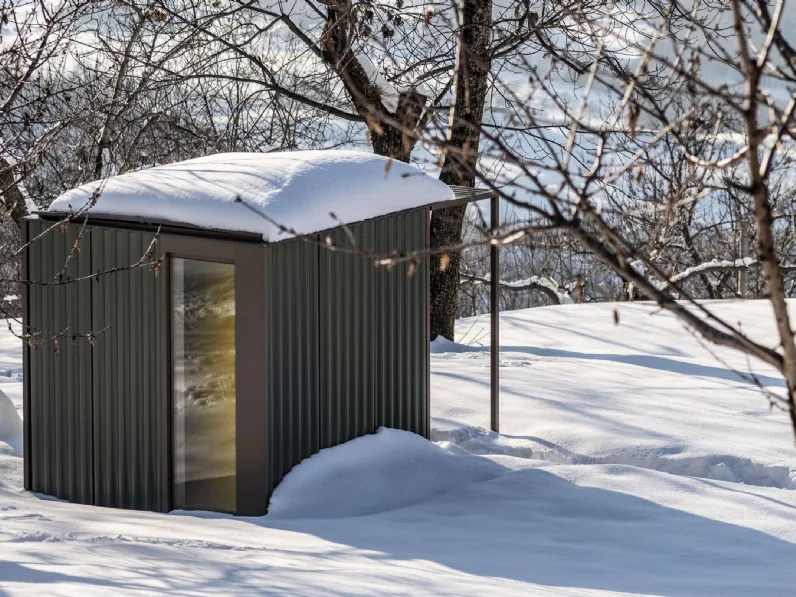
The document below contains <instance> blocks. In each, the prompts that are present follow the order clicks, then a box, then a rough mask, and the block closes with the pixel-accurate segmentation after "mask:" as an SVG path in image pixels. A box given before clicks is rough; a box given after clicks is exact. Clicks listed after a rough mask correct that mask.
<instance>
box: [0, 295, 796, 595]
mask: <svg viewBox="0 0 796 597" xmlns="http://www.w3.org/2000/svg"><path fill="white" fill-rule="evenodd" d="M614 308H617V309H618V312H619V325H618V326H617V325H615V324H614V314H613V310H614ZM718 309H719V310H720V312H721V313H722V314H723V315H725V316H726V317H728V318H730V319H732V320H741V321H743V322H744V327H745V328H746V329H748V330H750V332H752V333H754V334H755V335H757V336H758V337H760V338H762V339H770V340H771V343H772V344H773V334H772V326H771V324H770V321H769V314H768V306H767V305H766V304H765V303H763V302H747V303H740V302H736V303H722V304H721V305H719V306H718ZM501 324H502V344H503V345H504V347H505V348H504V352H503V353H502V355H501V361H502V364H503V367H502V368H501V375H502V395H501V398H502V417H501V424H502V432H503V434H502V435H500V436H497V435H494V434H490V433H487V432H486V431H484V430H483V429H482V428H480V427H479V426H482V427H483V426H485V425H486V424H487V422H488V417H489V414H488V404H489V397H488V384H487V382H488V376H489V369H488V354H487V353H486V352H485V351H484V350H483V349H480V348H479V347H477V346H466V345H461V344H460V345H450V344H449V345H446V346H445V345H443V343H437V344H435V350H443V351H444V352H436V353H435V354H434V355H433V356H432V369H433V378H432V396H433V398H432V411H433V414H434V421H433V423H434V434H435V438H436V439H437V443H436V444H430V443H427V442H424V441H422V440H420V439H419V438H417V437H415V436H412V435H410V434H406V433H404V432H398V431H393V430H382V431H380V432H379V433H378V434H376V435H375V436H369V437H366V438H360V439H357V440H355V441H353V442H350V443H349V444H346V445H344V446H340V447H338V448H334V449H332V450H329V451H325V452H322V453H321V454H319V455H316V456H314V457H313V458H311V459H309V460H308V461H306V462H305V463H302V464H301V465H300V466H299V467H298V468H297V469H295V471H294V472H293V473H291V475H289V476H288V478H287V479H286V480H285V482H284V483H283V485H282V486H280V488H279V490H278V491H277V493H276V494H275V496H274V500H273V503H272V514H271V515H269V516H267V517H264V518H259V519H253V518H234V517H230V516H225V515H215V514H201V513H198V514H197V513H191V514H188V513H173V514H170V515H159V514H152V513H141V512H125V511H118V510H109V509H102V508H92V507H85V506H78V505H72V504H65V503H61V502H57V501H53V500H44V499H41V498H39V497H36V496H32V495H29V494H27V493H26V492H24V491H23V490H22V489H21V458H20V457H19V451H18V450H15V448H14V447H13V446H11V445H7V443H6V444H4V443H2V440H3V438H0V594H10V595H19V594H37V595H38V594H75V595H78V594H79V595H86V594H109V595H110V594H113V595H116V594H120V593H122V594H147V593H153V594H154V593H156V594H171V595H205V594H206V595H227V594H235V595H248V594H252V595H254V594H257V595H451V596H453V595H456V596H458V595H479V596H481V595H523V596H529V595H545V596H546V595H567V596H569V595H574V596H584V595H600V596H607V595H612V596H613V595H664V596H667V597H685V596H697V595H699V596H702V595H729V596H734V595H737V596H744V597H746V596H758V595H760V596H779V595H782V596H785V595H787V596H792V595H793V594H794V590H796V589H794V583H795V582H796V581H794V580H793V574H792V572H791V565H790V562H792V561H794V557H796V491H794V490H793V488H794V487H796V485H794V477H796V458H795V456H796V451H794V449H793V439H792V436H791V434H790V431H789V429H788V425H787V422H786V418H785V416H784V415H783V414H781V413H776V412H770V411H769V410H768V406H767V402H766V400H765V399H764V398H763V397H762V396H761V394H760V391H759V390H758V389H756V388H754V387H752V386H751V385H750V384H749V383H747V382H745V381H743V380H742V379H739V378H738V377H737V376H736V374H735V373H733V372H732V371H730V369H728V366H729V367H735V368H738V369H740V370H741V371H746V370H747V368H748V366H747V363H746V361H745V359H743V358H739V357H737V356H734V355H732V354H730V353H726V352H721V353H720V354H719V355H718V356H719V357H720V358H721V361H718V360H717V359H716V357H715V356H713V355H711V354H710V353H708V352H707V351H706V350H705V349H704V348H702V347H701V346H700V345H699V343H698V342H697V341H696V340H695V339H693V338H692V337H691V336H690V335H689V334H688V333H687V332H685V331H684V330H683V329H682V328H681V327H680V326H679V324H677V323H676V322H675V321H674V320H672V319H671V318H670V317H669V316H667V315H664V314H661V313H659V312H658V311H657V310H655V309H654V308H653V307H650V306H646V305H640V304H634V305H624V304H623V305H617V306H614V305H594V306H591V305H588V306H582V305H580V306H576V305H573V306H560V307H549V308H543V309H535V310H528V311H522V312H514V313H506V314H504V315H503V316H502V320H501ZM480 328H484V329H488V319H484V318H482V319H479V320H478V321H475V322H474V321H472V320H469V321H462V322H460V331H461V333H462V334H464V333H465V332H467V333H468V335H467V336H466V337H465V344H466V342H467V338H478V335H479V334H480V331H479V330H480ZM19 366H20V363H19V354H18V348H17V345H16V342H12V341H11V340H10V339H9V338H6V337H3V338H1V339H0V381H2V373H3V371H4V369H3V368H5V370H6V371H11V374H10V375H7V376H6V377H8V378H9V381H8V382H7V383H2V384H0V389H2V390H4V391H5V392H6V393H7V394H8V395H9V396H10V397H11V398H12V400H13V401H14V403H16V404H19V398H20V393H19V390H20V388H19V381H18V378H17V375H18V371H19ZM755 371H756V372H757V373H758V374H759V375H760V377H759V379H760V380H761V382H762V383H763V384H766V385H768V386H770V387H771V388H772V389H774V390H776V389H777V388H778V387H779V383H780V382H779V381H778V379H777V377H776V375H775V374H774V373H773V372H771V371H768V370H766V369H764V368H762V367H757V368H756V369H755ZM5 439H6V440H9V441H11V443H12V444H14V441H13V438H8V437H6V438H5ZM473 453H476V454H479V455H474V454H473Z"/></svg>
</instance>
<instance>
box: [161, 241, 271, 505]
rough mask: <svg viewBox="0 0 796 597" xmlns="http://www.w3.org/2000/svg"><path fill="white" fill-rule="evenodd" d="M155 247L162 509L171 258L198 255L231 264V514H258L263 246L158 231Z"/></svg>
mask: <svg viewBox="0 0 796 597" xmlns="http://www.w3.org/2000/svg"><path fill="white" fill-rule="evenodd" d="M158 248H159V251H158V253H159V256H160V258H162V260H163V261H162V262H161V269H160V271H161V272H162V275H163V276H164V280H163V284H162V286H161V296H160V308H159V311H160V316H159V329H160V342H159V343H158V344H159V346H160V354H159V355H158V357H159V358H158V362H159V363H162V364H163V371H162V372H161V374H160V375H159V386H160V388H161V392H162V396H163V397H164V400H163V401H162V402H163V411H164V412H163V413H162V417H161V419H162V425H163V428H162V429H161V432H163V433H165V436H164V437H167V438H168V441H167V442H165V443H166V445H167V449H166V450H165V451H164V452H165V453H164V454H163V460H162V464H163V471H164V478H163V482H164V484H165V485H166V486H167V487H168V492H167V495H168V504H164V506H165V507H164V509H165V510H167V511H168V510H172V509H173V507H174V493H173V492H174V442H173V440H174V427H173V396H172V391H173V383H172V382H173V370H174V363H173V362H172V358H173V352H172V345H171V344H172V317H171V315H172V304H171V298H172V297H171V295H172V293H171V260H172V258H180V259H196V260H200V261H213V262H218V263H230V264H233V265H234V266H235V409H236V412H235V427H236V429H235V451H236V454H235V462H236V496H235V502H236V511H235V514H237V515H240V516H262V515H263V514H265V511H266V508H267V506H268V504H267V503H266V496H267V479H268V467H267V462H268V459H267V456H268V454H267V447H268V445H267V432H266V430H267V428H268V408H267V407H268V403H267V385H266V384H267V367H266V363H267V362H268V361H267V359H268V354H267V342H266V325H267V316H268V311H267V309H268V305H267V295H266V292H265V278H266V271H265V267H266V264H265V261H266V247H265V245H263V244H262V243H255V242H242V241H228V240H216V239H208V238H201V237H195V236H188V235H174V234H162V235H160V236H159V237H158Z"/></svg>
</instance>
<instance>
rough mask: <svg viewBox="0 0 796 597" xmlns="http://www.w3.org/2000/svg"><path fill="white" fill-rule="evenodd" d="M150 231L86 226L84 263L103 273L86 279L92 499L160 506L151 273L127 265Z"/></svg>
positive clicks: (163, 443) (162, 442)
mask: <svg viewBox="0 0 796 597" xmlns="http://www.w3.org/2000/svg"><path fill="white" fill-rule="evenodd" d="M152 239H153V236H152V235H151V234H149V233H141V232H133V231H127V230H112V229H97V230H94V231H93V232H92V243H91V246H92V268H93V270H94V271H104V272H107V271H109V270H111V269H113V268H123V269H122V270H121V271H118V272H112V273H107V274H105V275H103V276H102V277H101V278H100V279H99V281H98V282H96V283H95V284H94V285H93V286H92V304H93V310H92V313H93V318H92V320H93V325H94V329H95V330H98V331H101V333H100V334H99V335H98V337H97V339H96V340H95V342H94V351H93V353H94V355H93V356H94V360H93V407H94V408H93V421H94V466H95V474H94V494H95V503H96V504H97V505H100V506H111V507H117V508H130V509H136V510H162V509H164V507H163V504H164V503H167V501H168V500H167V499H165V498H164V492H165V493H167V492H168V487H167V486H165V485H164V483H163V476H162V471H161V466H162V459H161V458H160V455H161V454H162V453H163V452H164V451H168V449H169V448H168V442H167V436H165V435H164V434H162V433H161V432H160V429H159V424H160V423H161V421H160V418H161V413H162V411H163V408H162V404H161V400H162V398H161V397H160V396H159V393H158V386H157V375H156V373H157V369H158V363H157V355H158V349H157V330H156V327H155V326H156V321H157V320H156V317H155V314H156V311H157V301H158V292H159V284H160V281H159V278H157V277H155V275H154V273H153V271H152V270H151V269H150V268H141V267H135V268H130V267H129V266H130V265H131V264H133V263H136V262H137V261H139V260H140V259H141V257H142V256H143V255H144V253H145V252H146V250H147V248H148V247H149V245H150V243H151V242H152Z"/></svg>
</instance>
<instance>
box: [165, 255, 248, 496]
mask: <svg viewBox="0 0 796 597" xmlns="http://www.w3.org/2000/svg"><path fill="white" fill-rule="evenodd" d="M171 265H172V269H171V280H172V282H171V305H172V310H173V311H172V327H171V329H172V350H173V354H172V363H173V383H174V387H173V397H174V417H173V420H174V507H175V508H184V509H192V510H215V511H220V512H235V460H236V458H235V266H234V265H230V264H226V263H214V262H210V261H197V260H193V259H178V258H174V259H172V263H171Z"/></svg>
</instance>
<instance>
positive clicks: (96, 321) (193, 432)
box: [23, 151, 454, 515]
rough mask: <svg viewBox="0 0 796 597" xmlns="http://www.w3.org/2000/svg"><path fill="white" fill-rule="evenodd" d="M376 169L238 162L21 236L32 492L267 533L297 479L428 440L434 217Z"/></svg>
mask: <svg viewBox="0 0 796 597" xmlns="http://www.w3.org/2000/svg"><path fill="white" fill-rule="evenodd" d="M453 199H454V194H453V192H452V191H451V189H450V188H448V187H447V186H446V185H445V184H443V183H441V182H440V181H438V180H437V179H435V178H432V177H431V176H428V175H426V174H423V173H422V172H421V171H419V170H417V169H416V168H414V167H412V166H409V165H407V164H403V163H400V162H392V161H388V160H386V159H384V158H381V157H379V156H375V155H372V154H369V153H363V152H354V151H316V152H295V153H266V154H251V153H233V154H222V155H214V156H209V157H204V158H199V159H195V160H190V161H186V162H181V163H176V164H170V165H166V166H157V167H153V168H149V169H146V170H141V171H138V172H132V173H129V174H124V175H121V176H115V177H111V178H109V179H106V180H103V181H98V182H95V183H90V184H86V185H83V186H81V187H79V188H76V189H74V190H72V191H69V192H67V193H66V194H64V195H62V196H61V197H59V198H58V199H56V200H55V201H54V202H53V203H52V205H51V206H50V208H49V210H48V211H46V212H40V213H38V214H36V215H33V216H30V217H28V218H26V219H25V220H24V222H23V223H24V226H23V228H24V232H25V235H26V239H27V242H29V243H30V244H29V248H28V249H27V251H26V253H25V256H24V263H23V268H24V274H23V276H24V278H25V279H26V280H28V281H29V283H28V284H27V290H26V293H25V297H24V301H25V316H24V317H25V326H26V328H25V329H26V330H27V334H29V336H28V342H27V344H26V346H25V355H24V366H25V375H24V378H25V403H24V408H25V417H24V425H25V486H26V488H28V489H30V490H32V491H36V492H40V493H43V494H48V495H52V496H56V497H58V498H62V499H65V500H69V501H73V502H79V503H83V504H95V505H98V506H111V507H117V508H132V509H143V510H155V511H161V512H166V511H169V510H173V509H202V510H216V511H222V512H231V513H236V514H239V515H261V514H264V513H265V512H266V509H267V506H268V500H269V497H270V495H271V492H272V490H273V489H274V487H275V486H276V485H277V484H278V483H279V481H280V480H281V479H282V478H283V477H284V475H285V474H287V473H288V471H290V469H291V468H292V467H293V466H295V465H296V464H298V463H299V462H300V461H301V460H302V459H303V458H307V457H309V456H311V455H312V454H314V453H316V452H318V451H319V450H320V449H322V448H327V447H330V446H334V445H337V444H340V443H342V442H345V441H348V440H350V439H352V438H355V437H357V436H361V435H364V434H367V433H372V432H374V431H375V430H376V429H377V428H378V427H380V426H386V427H393V428H398V429H405V430H408V431H412V432H414V433H418V434H420V435H423V436H426V437H427V436H428V434H429V338H428V329H429V328H428V317H429V306H428V268H427V265H426V262H425V261H423V260H420V261H419V262H418V264H417V265H415V266H412V268H413V270H414V271H413V273H412V275H409V271H408V270H409V267H410V266H409V264H408V263H406V262H402V263H399V264H397V265H396V266H395V267H392V268H389V269H387V268H377V267H374V256H375V255H377V254H378V255H384V254H389V253H391V252H392V251H396V250H397V251H402V252H407V251H413V250H423V249H424V248H425V247H427V244H428V218H429V206H431V205H433V204H440V203H441V204H445V202H447V201H451V200H453Z"/></svg>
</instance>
